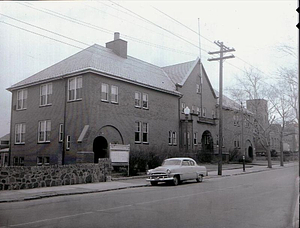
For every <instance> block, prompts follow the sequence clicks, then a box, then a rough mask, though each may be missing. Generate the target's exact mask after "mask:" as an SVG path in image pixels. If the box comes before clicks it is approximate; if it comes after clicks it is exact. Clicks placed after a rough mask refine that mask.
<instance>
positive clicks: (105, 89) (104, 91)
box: [101, 83, 108, 101]
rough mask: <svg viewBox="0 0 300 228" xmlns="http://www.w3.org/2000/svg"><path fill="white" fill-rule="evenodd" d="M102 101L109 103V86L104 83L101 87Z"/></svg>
mask: <svg viewBox="0 0 300 228" xmlns="http://www.w3.org/2000/svg"><path fill="white" fill-rule="evenodd" d="M101 100H102V101H108V85H107V84H104V83H102V85H101Z"/></svg>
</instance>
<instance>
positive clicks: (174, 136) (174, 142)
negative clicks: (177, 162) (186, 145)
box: [172, 131, 177, 146]
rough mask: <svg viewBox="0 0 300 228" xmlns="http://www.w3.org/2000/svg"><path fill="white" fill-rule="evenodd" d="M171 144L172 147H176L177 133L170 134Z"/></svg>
mask: <svg viewBox="0 0 300 228" xmlns="http://www.w3.org/2000/svg"><path fill="white" fill-rule="evenodd" d="M172 142H173V145H174V146H177V132H176V131H174V132H173V133H172Z"/></svg>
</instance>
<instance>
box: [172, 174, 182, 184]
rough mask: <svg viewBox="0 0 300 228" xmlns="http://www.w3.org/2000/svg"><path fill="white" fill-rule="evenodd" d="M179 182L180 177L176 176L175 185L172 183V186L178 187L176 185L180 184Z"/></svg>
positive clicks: (174, 178)
mask: <svg viewBox="0 0 300 228" xmlns="http://www.w3.org/2000/svg"><path fill="white" fill-rule="evenodd" d="M179 182H180V180H179V177H178V176H174V177H173V183H172V184H173V185H174V186H176V185H178V184H179Z"/></svg>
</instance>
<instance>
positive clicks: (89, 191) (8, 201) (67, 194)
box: [0, 184, 149, 203]
mask: <svg viewBox="0 0 300 228" xmlns="http://www.w3.org/2000/svg"><path fill="white" fill-rule="evenodd" d="M147 186H149V185H148V184H141V185H135V186H126V187H117V188H112V189H103V190H87V191H82V192H63V193H53V194H47V195H36V196H30V197H25V198H22V199H4V200H0V203H12V202H22V201H28V200H37V199H43V198H51V197H56V196H71V195H81V194H90V193H100V192H110V191H115V190H122V189H128V188H140V187H147Z"/></svg>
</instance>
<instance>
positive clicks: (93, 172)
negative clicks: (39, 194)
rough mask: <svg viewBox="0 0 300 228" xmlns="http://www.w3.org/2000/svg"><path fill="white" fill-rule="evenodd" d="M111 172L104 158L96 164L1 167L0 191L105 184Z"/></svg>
mask: <svg viewBox="0 0 300 228" xmlns="http://www.w3.org/2000/svg"><path fill="white" fill-rule="evenodd" d="M111 170H112V166H111V161H110V159H105V158H104V159H99V163H98V164H93V163H91V164H88V163H87V164H76V165H63V166H62V165H54V166H8V167H1V168H0V190H18V189H29V188H40V187H52V186H61V185H71V184H84V183H94V182H105V181H106V180H107V179H110V176H111Z"/></svg>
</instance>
